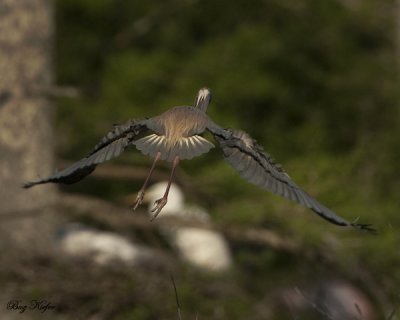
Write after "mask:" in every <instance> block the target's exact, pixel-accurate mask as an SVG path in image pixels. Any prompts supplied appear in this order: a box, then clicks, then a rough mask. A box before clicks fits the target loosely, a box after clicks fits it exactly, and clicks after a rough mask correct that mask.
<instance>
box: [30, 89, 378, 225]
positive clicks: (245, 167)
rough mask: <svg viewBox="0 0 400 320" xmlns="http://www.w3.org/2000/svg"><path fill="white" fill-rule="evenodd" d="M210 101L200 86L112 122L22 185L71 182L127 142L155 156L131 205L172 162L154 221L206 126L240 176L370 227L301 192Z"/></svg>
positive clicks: (324, 213)
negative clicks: (150, 112)
mask: <svg viewBox="0 0 400 320" xmlns="http://www.w3.org/2000/svg"><path fill="white" fill-rule="evenodd" d="M210 101H211V92H210V90H209V89H208V88H202V89H200V91H199V92H198V94H197V96H196V99H195V102H194V105H193V106H178V107H173V108H172V109H169V110H167V111H165V112H164V113H162V114H160V115H158V116H155V117H152V118H142V119H131V120H129V121H128V122H127V123H125V124H122V125H115V126H114V128H113V130H112V131H110V132H109V133H108V134H107V135H106V136H105V137H104V138H103V139H102V140H101V141H100V143H98V144H97V145H96V146H95V147H94V149H93V150H92V152H91V153H90V154H89V155H88V156H87V157H85V158H83V159H81V160H80V161H78V162H76V163H74V164H72V165H71V166H70V167H68V168H66V169H64V170H62V171H60V172H57V173H55V174H54V175H52V176H50V177H48V178H45V179H40V180H37V181H33V182H28V183H26V184H25V185H24V187H25V188H29V187H32V186H34V185H37V184H42V183H48V182H54V183H65V184H70V183H75V182H77V181H79V180H81V179H83V178H84V177H86V176H87V175H89V174H90V173H92V172H93V170H94V169H95V168H96V166H97V165H98V164H100V163H103V162H104V161H107V160H110V159H111V158H114V157H117V156H119V155H120V154H121V153H122V152H123V151H124V150H125V149H126V148H127V147H129V146H131V145H134V146H136V148H137V149H138V150H140V151H141V152H142V153H143V154H145V155H148V156H150V157H152V158H154V160H153V164H152V166H151V168H150V171H149V174H148V176H147V178H146V179H145V181H144V184H143V186H142V188H141V189H140V190H139V192H138V195H137V198H136V202H135V204H134V206H133V208H134V209H136V208H137V207H138V205H140V204H141V203H142V200H143V195H144V192H145V189H146V186H147V184H148V183H149V180H150V177H151V174H152V172H153V170H154V168H155V165H156V163H157V161H158V160H166V161H169V162H172V169H171V174H170V178H169V182H168V185H167V188H166V190H165V193H164V196H163V197H162V198H160V199H158V200H157V201H156V202H155V206H154V208H153V212H154V216H153V218H152V220H153V219H154V218H156V217H157V215H158V214H159V213H160V211H161V209H162V208H163V207H164V206H165V204H166V203H167V199H168V192H169V189H170V186H171V182H172V179H173V175H174V172H175V169H176V167H177V165H178V163H179V161H180V160H184V159H192V158H194V157H197V156H200V155H202V154H203V153H206V152H208V151H209V150H210V149H211V148H213V147H214V144H212V143H211V142H210V141H208V140H206V139H205V138H203V137H202V136H201V135H202V134H203V133H204V132H205V131H209V132H210V133H211V134H212V135H213V136H214V138H215V140H216V141H217V142H218V145H219V147H220V148H221V149H222V152H223V155H224V157H225V159H226V160H227V162H228V163H229V164H230V165H231V166H232V167H233V168H234V169H236V170H237V171H238V172H239V174H240V175H241V177H242V178H244V179H246V180H247V181H249V182H251V183H253V184H255V185H257V186H259V187H261V188H264V189H267V190H269V191H271V192H273V193H275V194H277V195H280V196H283V197H285V198H287V199H290V200H292V201H295V202H297V203H299V204H302V205H304V206H306V207H308V208H310V209H311V210H312V211H314V212H315V213H317V214H318V215H320V216H321V217H322V218H324V219H326V220H328V221H330V222H331V223H334V224H337V225H340V226H353V227H357V228H360V229H368V230H372V228H371V227H370V225H368V224H360V223H357V222H349V221H347V220H345V219H343V218H342V217H340V216H338V215H337V214H335V213H334V212H333V211H332V210H330V209H328V208H327V207H325V206H324V205H322V204H321V203H319V202H318V201H317V200H315V199H314V198H313V197H311V196H310V195H309V194H307V193H306V192H305V191H303V190H302V189H301V188H300V187H298V186H297V185H296V184H295V183H294V182H293V181H292V179H291V178H290V177H289V176H288V175H287V174H286V172H285V171H284V170H283V169H282V168H281V167H280V166H279V165H277V164H275V162H274V160H273V159H272V157H271V156H270V155H269V154H268V153H266V152H264V151H263V149H262V147H261V146H260V145H258V144H257V142H256V141H255V140H254V139H253V138H251V137H250V135H249V134H248V133H246V132H244V131H242V130H235V129H226V128H223V127H221V126H219V125H217V124H215V123H214V122H213V121H212V120H211V119H210V118H209V117H208V116H207V114H206V110H207V107H208V105H209V103H210ZM149 132H150V133H149Z"/></svg>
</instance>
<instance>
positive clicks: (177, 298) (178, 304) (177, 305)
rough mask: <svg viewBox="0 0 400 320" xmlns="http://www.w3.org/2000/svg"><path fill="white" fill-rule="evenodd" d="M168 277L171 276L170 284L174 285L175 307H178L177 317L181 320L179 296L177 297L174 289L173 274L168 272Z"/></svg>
mask: <svg viewBox="0 0 400 320" xmlns="http://www.w3.org/2000/svg"><path fill="white" fill-rule="evenodd" d="M170 277H171V281H172V285H173V286H174V292H175V301H176V307H177V309H178V319H179V320H182V316H181V306H180V303H179V297H178V290H176V285H175V280H174V276H173V275H172V273H171V274H170Z"/></svg>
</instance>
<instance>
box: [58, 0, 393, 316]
mask: <svg viewBox="0 0 400 320" xmlns="http://www.w3.org/2000/svg"><path fill="white" fill-rule="evenodd" d="M396 10H397V11H398V10H399V9H398V7H397V4H396V2H395V1H389V0H388V1H380V0H364V1H347V0H325V1H321V0H299V1H289V0H269V1H266V0H263V1H262V0H254V1H245V0H239V1H225V0H220V1H214V0H166V1H155V0H146V1H123V0H103V1H97V0H59V1H57V2H56V27H57V36H56V51H55V66H56V82H57V84H58V85H61V86H72V87H75V88H77V89H78V90H79V91H80V95H79V96H78V97H75V98H58V99H57V100H56V101H55V103H56V108H57V109H56V110H57V123H56V125H55V130H56V136H57V150H56V151H57V153H58V156H59V158H60V159H65V160H69V161H74V160H77V159H80V158H81V157H82V156H83V155H85V154H86V153H87V152H88V151H89V150H90V149H91V148H92V147H93V146H94V144H95V143H97V142H98V140H99V138H100V137H102V136H103V135H104V134H105V133H106V132H107V131H108V130H109V129H110V128H111V125H112V124H114V123H122V122H125V121H126V120H127V119H129V118H136V117H143V116H153V115H156V114H158V113H160V112H162V111H164V110H166V109H168V108H170V107H172V106H175V105H187V104H189V105H190V104H192V102H193V100H194V97H195V94H196V92H197V90H198V89H199V88H201V87H203V86H208V87H209V88H211V90H212V92H213V94H214V95H213V101H212V104H211V105H210V107H209V109H208V114H209V115H210V116H211V117H212V118H213V119H214V120H215V122H216V123H218V124H220V125H221V126H223V127H232V128H241V129H243V130H245V131H247V132H249V133H251V135H252V136H253V137H254V138H255V139H256V140H257V141H258V143H259V144H261V145H263V146H264V147H265V150H266V151H267V152H268V153H270V154H272V155H273V156H274V157H275V158H276V159H277V161H278V162H279V163H281V164H283V167H284V168H285V169H286V171H287V172H288V173H289V174H290V175H291V177H292V178H293V179H294V180H295V181H296V182H297V183H298V184H299V185H300V186H302V187H303V188H304V189H305V190H307V191H308V192H309V193H310V194H312V195H314V196H315V197H316V198H318V199H319V200H321V202H323V203H324V204H326V205H327V206H328V207H330V208H332V209H333V210H334V211H335V212H337V213H338V214H340V215H341V216H343V217H345V218H347V219H349V220H353V219H356V218H357V217H359V218H360V221H361V222H366V223H371V224H373V225H374V227H375V228H376V229H377V230H378V233H377V235H374V236H373V235H370V234H367V233H363V232H359V231H357V230H352V229H348V228H340V227H337V226H335V225H331V224H329V223H328V222H326V221H324V220H322V219H320V218H319V217H318V216H316V215H315V214H313V213H312V212H309V210H307V209H304V208H302V207H300V206H298V205H296V204H293V203H291V202H288V201H286V200H284V199H281V198H279V197H277V196H274V195H271V194H269V193H267V192H265V191H263V190H260V189H258V188H257V187H254V186H252V185H250V184H248V183H247V182H245V181H243V180H242V179H240V177H239V176H238V175H237V174H236V172H234V171H233V170H232V169H231V168H230V167H229V166H228V165H227V164H226V163H224V161H223V160H222V154H221V152H220V151H219V150H218V149H215V150H213V151H212V152H210V153H209V154H207V155H204V156H202V157H200V158H197V159H194V160H192V161H183V162H182V163H181V166H180V168H179V172H178V175H180V177H181V181H183V182H184V183H186V184H189V185H190V189H188V190H187V191H186V192H185V193H186V194H185V195H186V196H187V197H188V198H189V201H191V202H193V203H197V204H199V205H202V206H203V207H205V208H206V209H207V210H208V211H209V213H210V214H211V215H212V217H213V219H214V221H215V224H216V225H217V226H218V228H219V229H221V230H224V228H229V227H260V228H261V227H262V228H267V229H271V230H274V231H276V232H277V233H278V234H281V235H283V236H285V237H288V238H290V239H291V240H293V241H295V242H296V243H298V244H300V245H301V246H302V247H303V248H312V250H314V251H315V252H317V253H320V255H321V256H320V257H315V255H314V256H313V257H311V258H310V257H308V256H307V255H306V254H304V252H301V251H300V252H297V253H288V252H285V251H281V250H279V249H273V248H268V247H266V246H262V245H259V246H257V245H250V244H248V243H246V242H245V241H240V240H237V241H232V242H231V243H230V244H231V246H232V249H233V255H234V260H235V269H234V271H232V272H231V273H230V274H228V275H224V276H222V277H220V278H218V277H213V276H205V275H202V274H201V273H196V272H193V271H191V270H188V269H186V268H185V267H182V268H181V269H180V272H179V274H175V277H176V281H177V286H178V292H179V295H180V298H181V307H182V309H183V310H184V311H183V312H184V314H185V317H184V318H185V319H194V318H195V317H196V314H197V315H198V319H297V317H296V315H295V316H293V314H291V313H290V312H289V310H287V308H279V307H274V308H273V307H272V305H273V302H272V301H273V296H274V295H275V294H276V292H277V291H278V290H279V288H283V287H290V288H293V287H296V286H302V285H305V286H307V285H309V284H315V283H316V282H318V281H320V280H317V279H328V278H336V277H340V278H341V279H346V280H347V281H349V282H351V283H353V284H355V285H357V287H358V288H361V290H362V291H363V292H364V293H365V294H366V295H367V296H368V297H369V299H370V301H371V302H372V304H373V307H374V309H375V312H376V314H377V316H378V318H382V319H384V318H388V317H389V314H390V313H391V311H393V310H394V309H395V308H396V306H397V305H398V303H397V301H398V299H399V294H400V291H399V290H400V289H399V284H400V268H399V265H400V243H399V234H398V230H399V226H400V217H399V215H398V211H399V209H400V202H399V195H398V192H399V187H400V175H399V174H398V173H397V170H398V163H399V160H400V139H399V136H400V135H399V134H400V129H399V128H400V126H399V124H400V115H399V110H400V107H399V103H398V102H399V90H398V86H399V60H400V56H399V51H398V48H399V47H400V43H398V42H399V41H400V39H399V36H398V34H399V30H398V29H399V26H398V24H397V22H396V21H397V20H398V19H399V15H400V13H399V12H397V11H396ZM150 163H151V161H150V160H149V159H147V158H146V157H144V156H142V155H140V154H138V152H135V150H134V149H132V152H126V153H125V154H124V155H123V156H121V157H120V158H118V159H116V160H115V161H114V162H113V164H114V165H119V164H125V165H129V166H131V167H132V168H136V167H138V168H146V169H147V168H149V167H150ZM158 170H161V171H165V172H168V170H169V168H168V165H161V166H160V168H159V169H158ZM142 181H143V180H142V179H138V180H137V181H130V182H127V181H122V182H121V181H118V179H99V178H96V177H91V178H88V179H87V180H85V181H84V182H82V183H81V184H79V185H76V186H70V187H68V188H64V189H63V190H64V191H67V192H82V193H88V194H91V195H96V196H98V197H101V198H103V199H108V200H110V201H113V202H117V203H118V202H121V197H122V196H125V195H128V194H132V193H133V192H135V191H137V189H138V188H139V187H140V185H141V183H142ZM132 199H133V196H132ZM124 205H127V204H126V203H124ZM161 214H162V213H161ZM317 256H318V255H317ZM152 273H154V271H151V272H149V273H146V272H143V271H141V273H140V274H141V277H142V278H141V279H142V280H140V281H144V280H143V277H144V278H146V277H152V276H153V275H152ZM162 274H163V276H164V281H165V282H166V283H167V284H165V287H168V282H169V276H168V273H162ZM70 276H72V275H70ZM120 281H122V282H123V281H125V280H120ZM126 281H128V282H130V281H132V284H131V286H133V287H134V283H135V281H139V280H136V279H135V278H134V276H133V278H132V279H131V280H126ZM321 281H322V280H321ZM116 283H119V282H118V281H117V282H116ZM121 286H122V284H116V287H117V288H116V289H117V290H120V292H125V293H126V294H128V295H129V294H132V296H134V294H133V293H132V292H131V291H129V290H130V289H129V288H130V287H129V286H127V288H125V287H123V288H121ZM168 290H169V289H168ZM168 290H164V292H163V293H160V292H159V293H158V295H156V296H154V295H153V294H152V292H151V290H149V291H148V292H147V293H143V295H140V296H141V303H139V305H140V306H141V307H140V308H139V307H138V305H133V304H132V302H131V304H128V303H127V304H123V307H120V308H119V309H118V311H115V312H114V313H113V316H112V317H110V318H113V319H114V318H115V319H173V318H176V317H177V314H176V306H175V304H174V303H175V302H174V295H173V291H172V289H171V291H168ZM133 291H134V290H133ZM120 294H121V293H120ZM136 294H137V293H136ZM160 295H161V296H162V297H160ZM155 297H157V299H155ZM210 297H211V298H210ZM159 299H161V300H159ZM97 302H98V303H101V302H99V301H97ZM264 304H265V305H267V306H268V305H269V304H270V308H268V310H275V311H273V312H272V311H271V312H272V315H268V316H267V313H265V311H263V308H262V307H261V305H264ZM218 308H224V313H223V315H222V316H221V314H219V313H218V310H217V311H216V309H218ZM311 309H312V308H311ZM298 318H299V319H324V318H327V317H324V316H323V315H322V314H321V313H319V312H318V311H316V310H311V313H309V314H307V315H306V316H304V317H303V316H300V315H298ZM360 319H367V318H362V317H360ZM393 319H394V318H393Z"/></svg>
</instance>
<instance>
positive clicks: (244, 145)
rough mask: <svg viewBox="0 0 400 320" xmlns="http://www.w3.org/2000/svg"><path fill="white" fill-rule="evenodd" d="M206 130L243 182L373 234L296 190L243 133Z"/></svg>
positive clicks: (280, 170) (269, 158)
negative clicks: (245, 181)
mask: <svg viewBox="0 0 400 320" xmlns="http://www.w3.org/2000/svg"><path fill="white" fill-rule="evenodd" d="M207 129H208V130H209V131H210V132H211V133H212V134H213V136H214V138H215V139H216V140H217V142H218V143H219V146H220V147H221V149H222V152H223V154H224V157H225V159H226V160H227V162H228V163H229V164H230V165H231V166H232V167H233V168H234V169H236V170H237V171H238V172H239V174H240V176H241V177H242V178H243V179H245V180H247V181H249V182H251V183H253V184H255V185H257V186H259V187H261V188H264V189H267V190H269V191H271V192H273V193H275V194H277V195H280V196H283V197H285V198H287V199H290V200H292V201H295V202H297V203H299V204H302V205H304V206H306V207H308V208H310V209H311V210H313V211H314V212H315V213H317V214H318V215H320V216H321V217H323V218H324V219H326V220H328V221H330V222H332V223H334V224H337V225H340V226H353V227H356V228H360V229H367V230H370V231H373V229H372V228H371V227H370V225H368V224H359V223H356V222H349V221H347V220H345V219H343V218H341V217H340V216H338V215H337V214H335V213H334V212H333V211H332V210H330V209H328V208H327V207H325V206H324V205H322V204H321V203H319V202H318V201H317V200H315V199H314V198H313V197H311V196H310V195H309V194H307V193H306V192H305V191H304V190H302V189H301V188H300V187H298V186H297V185H296V184H295V183H294V182H293V181H292V179H291V178H290V177H289V176H288V175H287V174H286V172H285V171H284V170H283V169H282V168H281V167H280V166H279V165H277V164H276V163H275V161H274V160H273V158H272V157H271V156H270V155H269V154H267V153H266V152H264V151H263V149H262V147H261V146H260V145H258V144H257V143H256V141H255V140H254V139H252V138H251V137H250V135H249V134H247V133H246V132H244V131H241V130H232V129H223V128H221V127H219V126H217V125H215V124H212V125H210V126H209V127H208V128H207Z"/></svg>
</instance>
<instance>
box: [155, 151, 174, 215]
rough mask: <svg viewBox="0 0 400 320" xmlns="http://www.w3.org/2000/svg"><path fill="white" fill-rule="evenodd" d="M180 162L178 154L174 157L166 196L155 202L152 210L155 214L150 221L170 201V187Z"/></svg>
mask: <svg viewBox="0 0 400 320" xmlns="http://www.w3.org/2000/svg"><path fill="white" fill-rule="evenodd" d="M178 164H179V157H178V156H176V157H175V158H174V160H173V161H172V169H171V175H170V176H169V180H168V185H167V189H165V193H164V196H163V197H162V198H161V199H158V200H156V202H154V208H153V209H152V210H151V212H154V215H153V217H152V218H151V219H150V221H153V220H154V219H155V218H157V216H158V214H159V213H160V211H161V209H162V208H164V206H165V205H166V204H167V202H168V193H169V188H170V187H171V183H172V179H173V177H174V172H175V169H176V167H177V166H178Z"/></svg>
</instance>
